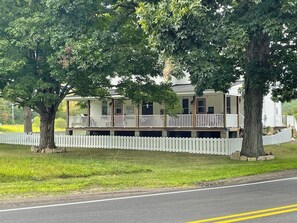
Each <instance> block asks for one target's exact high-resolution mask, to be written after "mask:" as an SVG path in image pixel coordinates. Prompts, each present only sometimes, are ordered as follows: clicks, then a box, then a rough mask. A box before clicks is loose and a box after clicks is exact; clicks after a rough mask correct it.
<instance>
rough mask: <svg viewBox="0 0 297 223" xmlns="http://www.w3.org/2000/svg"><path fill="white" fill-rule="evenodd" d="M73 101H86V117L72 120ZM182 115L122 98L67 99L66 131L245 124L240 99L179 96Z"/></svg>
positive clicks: (212, 96) (186, 127) (219, 96)
mask: <svg viewBox="0 0 297 223" xmlns="http://www.w3.org/2000/svg"><path fill="white" fill-rule="evenodd" d="M71 100H85V101H87V108H86V112H85V114H83V115H75V116H70V115H69V114H70V113H69V102H70V101H71ZM180 103H181V107H182V112H181V114H177V115H174V116H170V115H168V114H166V109H165V108H164V106H163V105H161V104H158V103H155V102H150V103H145V102H144V103H142V104H140V105H135V104H133V103H132V102H131V101H130V100H124V99H123V98H120V97H111V98H108V99H105V100H98V99H95V98H87V99H82V98H74V97H73V98H67V111H68V112H67V113H68V114H67V117H68V118H67V128H68V129H69V130H74V129H92V130H93V131H94V130H100V131H102V130H113V129H123V130H126V129H129V130H133V129H134V130H136V131H137V130H152V131H154V130H160V131H162V130H170V129H175V130H178V129H183V130H190V131H191V130H199V129H206V130H207V129H212V130H215V129H239V128H240V127H241V123H243V118H242V117H243V116H241V115H240V110H241V108H240V98H239V96H234V95H227V94H223V93H214V92H211V93H208V94H204V95H203V96H202V97H196V96H193V95H180Z"/></svg>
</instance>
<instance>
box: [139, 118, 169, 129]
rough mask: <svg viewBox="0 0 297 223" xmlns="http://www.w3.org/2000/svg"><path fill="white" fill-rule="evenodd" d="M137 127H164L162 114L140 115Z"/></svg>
mask: <svg viewBox="0 0 297 223" xmlns="http://www.w3.org/2000/svg"><path fill="white" fill-rule="evenodd" d="M139 127H150V128H152V127H164V115H140V116H139Z"/></svg>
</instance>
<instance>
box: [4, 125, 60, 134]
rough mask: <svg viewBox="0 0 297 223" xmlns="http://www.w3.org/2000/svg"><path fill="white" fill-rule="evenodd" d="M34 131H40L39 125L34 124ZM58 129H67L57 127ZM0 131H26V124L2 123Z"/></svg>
mask: <svg viewBox="0 0 297 223" xmlns="http://www.w3.org/2000/svg"><path fill="white" fill-rule="evenodd" d="M32 128H33V129H32V130H33V132H40V129H39V127H36V126H32ZM55 130H56V131H65V129H59V128H55ZM0 132H6V133H18V132H24V125H0Z"/></svg>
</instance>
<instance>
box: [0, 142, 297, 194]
mask: <svg viewBox="0 0 297 223" xmlns="http://www.w3.org/2000/svg"><path fill="white" fill-rule="evenodd" d="M266 151H271V152H273V153H274V154H275V155H276V159H275V160H272V161H264V162H239V161H234V160H230V159H229V157H227V156H212V155H198V154H188V153H167V152H149V151H128V150H107V149H105V150H103V149H68V152H67V153H61V154H36V153H32V152H31V151H30V148H29V147H26V146H15V145H0V199H1V198H2V199H4V198H7V197H14V196H40V195H48V194H54V193H69V192H74V191H90V190H96V191H115V190H123V189H133V188H164V187H184V188H188V187H192V186H195V185H196V184H197V183H201V182H205V181H212V180H218V179H227V178H232V177H238V176H246V175H254V174H260V173H266V172H273V171H278V170H288V169H295V168H297V162H296V158H297V144H295V143H287V144H282V145H280V146H269V147H266Z"/></svg>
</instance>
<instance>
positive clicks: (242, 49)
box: [138, 0, 297, 157]
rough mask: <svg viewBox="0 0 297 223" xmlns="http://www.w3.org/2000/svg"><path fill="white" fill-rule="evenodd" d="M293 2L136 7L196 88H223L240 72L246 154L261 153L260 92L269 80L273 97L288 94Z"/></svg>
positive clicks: (185, 0)
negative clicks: (187, 73) (242, 84)
mask: <svg viewBox="0 0 297 223" xmlns="http://www.w3.org/2000/svg"><path fill="white" fill-rule="evenodd" d="M296 4H297V3H296V2H295V1H291V0H283V1H279V0H219V1H212V0H210V1H206V0H202V1H190V0H170V1H155V2H154V3H147V2H146V3H142V4H141V5H140V7H139V8H138V15H139V18H140V24H141V25H142V27H143V29H144V30H145V31H146V32H147V33H148V34H150V39H151V43H152V45H153V46H154V48H155V49H156V50H158V51H159V52H162V53H164V54H165V55H167V57H171V58H172V60H173V61H174V65H175V66H176V67H179V68H180V69H182V70H184V71H188V72H189V73H190V75H191V77H190V78H191V81H192V83H193V84H194V85H195V86H196V92H197V94H202V92H203V90H205V89H207V88H213V89H215V90H217V91H219V90H220V91H224V92H226V91H227V90H228V88H229V87H230V85H231V83H232V82H234V81H236V80H237V79H239V78H240V77H243V78H244V99H245V101H244V102H245V103H244V114H245V120H244V139H243V144H242V150H241V154H243V155H246V156H249V157H258V156H260V155H264V154H265V151H264V148H263V142H262V120H261V117H262V105H263V96H264V95H266V94H267V93H268V92H269V90H270V87H271V86H272V85H273V86H274V87H275V89H274V92H275V95H276V96H277V95H278V96H280V97H279V98H281V97H282V95H283V94H282V93H283V92H284V91H285V90H286V89H287V90H288V92H287V93H288V94H287V95H290V94H291V93H292V87H290V85H294V84H292V83H293V82H292V79H295V80H296V19H295V18H296V8H297V5H296ZM278 81H279V82H278ZM279 84H281V85H279ZM294 86H296V82H295V85H294ZM280 88H282V89H283V90H281V89H280ZM295 89H296V88H295ZM277 92H279V94H277ZM295 93H296V91H295ZM283 99H284V100H286V99H287V98H284V97H283Z"/></svg>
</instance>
